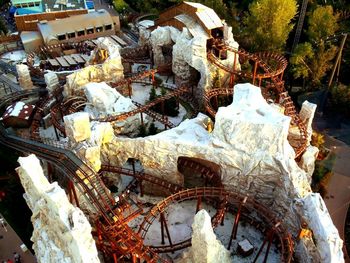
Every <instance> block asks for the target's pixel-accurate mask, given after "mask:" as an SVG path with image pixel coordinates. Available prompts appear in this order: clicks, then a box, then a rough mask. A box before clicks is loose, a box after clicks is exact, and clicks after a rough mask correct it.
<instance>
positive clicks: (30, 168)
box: [17, 155, 100, 263]
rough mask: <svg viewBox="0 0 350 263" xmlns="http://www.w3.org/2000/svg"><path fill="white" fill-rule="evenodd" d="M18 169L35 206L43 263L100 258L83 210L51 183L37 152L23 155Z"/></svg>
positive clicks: (37, 246) (37, 248) (36, 247)
mask: <svg viewBox="0 0 350 263" xmlns="http://www.w3.org/2000/svg"><path fill="white" fill-rule="evenodd" d="M18 161H19V163H20V165H21V166H20V167H19V168H17V172H18V174H19V177H20V179H21V183H22V185H23V187H24V190H25V194H24V197H25V200H26V202H27V204H28V206H29V208H30V209H31V210H32V212H33V215H32V217H31V220H32V223H33V226H34V232H33V235H32V238H31V240H32V241H33V242H34V245H33V249H34V251H35V256H36V258H37V260H38V262H40V263H57V262H64V263H80V262H81V263H82V262H89V263H90V262H91V263H95V262H96V263H97V262H100V261H99V259H98V256H97V249H96V245H95V241H94V239H93V238H92V235H91V226H90V223H89V222H88V220H87V218H86V217H85V216H84V214H83V212H82V211H81V210H80V209H79V208H76V207H73V205H72V204H71V203H69V201H68V198H67V196H66V193H65V191H64V190H63V189H62V188H61V187H59V186H58V185H57V183H56V182H54V183H52V184H50V183H49V182H48V181H47V179H46V177H45V176H44V174H43V170H42V168H41V166H40V162H39V160H38V159H37V158H36V157H35V155H30V156H28V157H20V158H19V160H18Z"/></svg>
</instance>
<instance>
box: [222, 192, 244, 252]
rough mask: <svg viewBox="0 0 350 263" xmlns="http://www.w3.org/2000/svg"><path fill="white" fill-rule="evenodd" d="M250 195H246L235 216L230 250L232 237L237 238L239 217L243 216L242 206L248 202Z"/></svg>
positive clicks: (230, 242)
mask: <svg viewBox="0 0 350 263" xmlns="http://www.w3.org/2000/svg"><path fill="white" fill-rule="evenodd" d="M247 199H248V197H247V196H246V197H244V199H243V201H242V202H241V203H240V204H239V208H238V211H237V214H236V217H235V222H234V224H233V227H232V233H231V236H230V241H229V243H228V248H227V249H228V250H230V248H231V245H232V239H236V237H237V229H238V223H239V218H240V217H241V212H242V207H243V206H244V204H245V203H246V202H247Z"/></svg>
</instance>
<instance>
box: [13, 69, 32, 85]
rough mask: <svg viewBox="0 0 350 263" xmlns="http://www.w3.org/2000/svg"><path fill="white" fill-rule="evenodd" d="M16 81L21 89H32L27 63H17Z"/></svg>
mask: <svg viewBox="0 0 350 263" xmlns="http://www.w3.org/2000/svg"><path fill="white" fill-rule="evenodd" d="M16 70H17V73H18V82H19V85H20V86H21V87H22V88H23V89H32V88H33V82H32V78H31V77H30V72H29V69H28V66H27V65H24V64H17V65H16Z"/></svg>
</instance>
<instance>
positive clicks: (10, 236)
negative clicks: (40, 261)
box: [0, 214, 37, 263]
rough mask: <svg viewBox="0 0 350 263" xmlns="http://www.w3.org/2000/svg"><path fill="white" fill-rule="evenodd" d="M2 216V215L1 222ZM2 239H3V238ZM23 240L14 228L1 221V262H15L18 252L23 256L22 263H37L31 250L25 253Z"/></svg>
mask: <svg viewBox="0 0 350 263" xmlns="http://www.w3.org/2000/svg"><path fill="white" fill-rule="evenodd" d="M1 218H3V217H2V215H1V214H0V220H1ZM1 237H2V238H1ZM22 244H23V242H22V240H21V239H20V238H19V237H18V235H17V234H16V232H15V231H14V230H13V229H12V227H11V226H10V225H9V224H7V223H6V221H5V219H4V224H2V223H1V221H0V261H1V262H2V261H3V260H7V259H11V260H12V261H13V252H17V253H18V254H20V255H21V259H22V263H35V262H37V261H36V259H35V257H34V256H33V254H32V253H31V252H30V250H27V251H23V250H22V249H21V247H20V246H21V245H22Z"/></svg>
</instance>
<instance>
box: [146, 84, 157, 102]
mask: <svg viewBox="0 0 350 263" xmlns="http://www.w3.org/2000/svg"><path fill="white" fill-rule="evenodd" d="M156 98H157V92H156V89H155V88H154V87H153V86H152V88H151V91H150V92H149V99H148V100H149V101H153V100H155V99H156Z"/></svg>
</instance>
